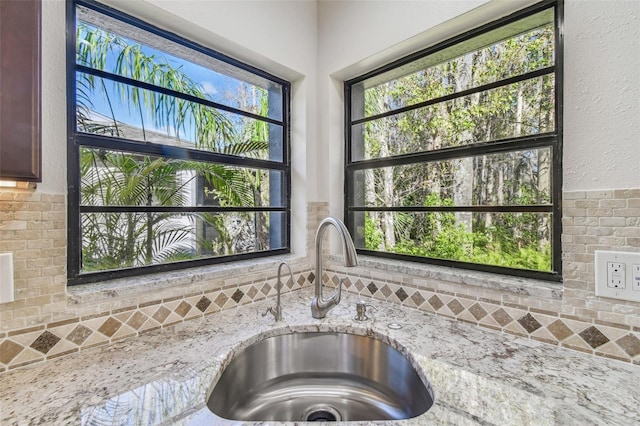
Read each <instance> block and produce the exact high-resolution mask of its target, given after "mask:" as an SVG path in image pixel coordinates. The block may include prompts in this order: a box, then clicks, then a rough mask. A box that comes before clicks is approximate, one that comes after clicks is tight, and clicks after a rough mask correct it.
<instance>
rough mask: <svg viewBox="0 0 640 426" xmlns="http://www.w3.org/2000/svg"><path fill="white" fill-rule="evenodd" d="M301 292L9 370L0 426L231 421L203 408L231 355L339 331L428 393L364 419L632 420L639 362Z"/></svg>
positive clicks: (0, 398) (637, 418)
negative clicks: (366, 309) (407, 407)
mask: <svg viewBox="0 0 640 426" xmlns="http://www.w3.org/2000/svg"><path fill="white" fill-rule="evenodd" d="M311 297H312V289H310V288H306V289H303V290H301V291H296V292H294V293H290V294H287V295H283V297H282V305H283V314H284V320H283V321H282V322H278V323H276V322H275V321H274V319H273V317H272V316H271V315H269V316H266V317H263V316H262V315H261V314H262V312H264V311H265V310H266V308H267V307H268V306H270V305H272V304H273V303H274V300H273V299H269V300H265V301H262V302H259V303H255V304H250V305H245V306H242V307H240V308H237V309H232V310H228V311H223V312H220V313H217V314H215V315H211V316H208V317H206V318H204V319H198V320H193V321H188V322H185V323H182V324H179V325H175V326H173V327H170V328H167V329H163V330H156V331H153V332H150V333H147V334H144V335H142V336H140V337H136V338H130V339H127V340H122V341H118V342H116V343H113V344H111V345H108V346H102V347H97V348H93V349H90V350H87V351H83V352H81V353H78V354H73V355H69V356H67V357H64V358H60V359H57V360H52V361H47V362H46V363H44V364H39V365H34V366H31V367H29V368H24V369H20V370H15V371H10V372H8V373H6V374H4V375H2V376H1V377H0V381H1V382H2V388H1V389H0V423H1V424H3V425H5V424H16V425H23V424H65V425H67V424H86V425H102V424H110V425H116V424H117V425H153V424H166V425H176V424H178V425H203V424H226V425H231V424H240V423H241V422H231V421H227V420H223V419H220V418H217V417H216V416H215V415H213V414H212V413H211V412H210V411H209V410H208V409H207V408H206V405H205V400H206V396H207V393H208V391H209V390H210V389H211V387H212V384H213V383H214V381H215V380H217V378H218V377H219V375H220V373H221V371H222V369H223V367H224V366H225V365H226V364H228V362H229V361H230V359H231V358H232V356H233V354H235V353H237V352H238V351H240V350H242V349H243V348H244V347H246V346H248V345H250V344H251V343H254V342H256V341H259V340H261V339H263V338H265V337H268V336H273V335H278V334H284V333H290V332H303V331H340V332H349V333H354V334H361V335H370V336H372V337H375V338H378V339H380V340H383V341H385V342H387V343H390V344H391V345H392V346H394V347H396V348H397V349H399V350H400V351H401V352H403V353H405V354H406V355H407V356H408V358H409V359H410V360H411V361H412V362H413V363H414V366H416V368H417V370H418V372H419V374H421V375H423V376H424V377H426V378H427V379H428V380H429V382H430V383H431V385H432V388H433V390H434V393H435V403H434V406H433V407H432V408H431V409H430V410H429V411H428V412H427V413H425V414H423V415H421V416H419V417H416V418H414V419H409V420H404V421H393V422H390V421H387V422H367V423H369V424H398V425H422V424H464V425H468V424H481V425H485V424H496V425H505V424H509V425H530V424H535V425H545V424H550V425H551V424H557V425H574V424H576V425H578V424H579V425H589V424H602V425H604V424H611V425H630V424H640V412H639V410H638V407H640V393H639V392H638V383H640V367H639V366H634V365H631V364H624V363H622V362H619V361H615V360H610V359H606V358H600V357H593V356H589V355H586V354H582V353H579V352H575V351H570V350H567V349H564V348H559V347H556V346H552V345H548V344H544V343H540V342H537V341H534V340H528V339H523V338H519V337H516V336H511V335H506V334H501V333H499V332H494V331H492V330H485V329H482V328H478V327H476V326H473V325H471V324H466V323H463V322H459V321H453V320H450V319H448V318H443V317H439V316H435V315H431V314H426V313H423V312H419V311H417V310H414V309H409V308H403V307H401V306H397V305H393V304H388V303H383V302H379V301H375V300H372V301H369V303H371V304H373V305H374V306H376V307H377V312H375V313H374V314H373V316H374V318H373V319H371V320H369V321H366V322H358V321H355V320H353V316H354V314H355V302H356V300H357V299H356V296H354V295H351V294H343V301H342V303H341V304H340V305H338V306H337V307H336V308H334V309H333V310H331V311H330V312H329V313H328V315H327V317H326V318H324V319H322V320H317V319H313V318H312V317H311V313H310V308H309V303H310V300H311ZM391 323H397V324H400V325H402V328H401V329H399V330H395V329H391V328H389V327H388V325H389V324H391ZM269 423H270V424H275V423H274V422H269ZM255 424H259V423H255ZM290 424H293V423H290ZM349 424H354V423H353V422H352V423H349Z"/></svg>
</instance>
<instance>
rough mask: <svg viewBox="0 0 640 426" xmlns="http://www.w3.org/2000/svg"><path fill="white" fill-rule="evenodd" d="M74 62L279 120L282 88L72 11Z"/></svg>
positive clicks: (142, 33)
mask: <svg viewBox="0 0 640 426" xmlns="http://www.w3.org/2000/svg"><path fill="white" fill-rule="evenodd" d="M76 10H77V15H78V19H77V22H76V37H77V44H76V63H78V64H80V65H85V66H88V67H90V68H94V69H99V70H102V71H106V72H109V73H112V74H116V75H120V76H123V77H127V78H131V79H134V80H138V81H142V82H146V83H151V84H154V85H157V86H160V87H163V88H167V89H171V90H176V91H179V92H181V93H185V94H189V95H192V96H195V97H198V98H202V99H207V100H210V101H213V102H217V103H220V104H223V105H227V106H231V107H234V108H237V109H240V110H243V111H247V112H251V113H254V114H258V115H261V116H264V117H269V118H273V119H275V120H282V86H281V85H280V84H278V83H275V82H273V81H270V80H268V79H266V78H263V77H260V76H258V75H256V74H253V73H250V72H248V71H245V70H243V69H242V68H238V67H235V66H233V65H231V64H228V63H226V62H223V61H220V60H218V59H216V58H213V57H211V56H209V55H206V54H204V53H202V52H198V51H196V50H193V49H189V48H187V47H185V46H182V45H178V44H177V43H174V42H172V41H170V40H167V39H166V38H163V37H160V36H158V35H155V34H153V33H150V32H147V31H144V30H142V29H140V28H137V27H134V26H132V25H129V24H126V23H124V22H122V21H119V20H117V19H114V18H111V17H109V16H106V15H103V14H100V13H98V12H94V11H91V10H89V9H86V8H84V7H81V6H78V8H77V9H76Z"/></svg>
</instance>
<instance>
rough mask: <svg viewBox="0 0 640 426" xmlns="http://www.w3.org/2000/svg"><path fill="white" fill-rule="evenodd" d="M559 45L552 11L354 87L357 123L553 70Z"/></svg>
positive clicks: (444, 50) (429, 56) (507, 26)
mask: <svg viewBox="0 0 640 426" xmlns="http://www.w3.org/2000/svg"><path fill="white" fill-rule="evenodd" d="M554 43H555V41H554V29H553V10H552V9H549V10H546V11H544V12H540V13H538V14H536V15H533V16H530V17H527V18H525V19H522V20H520V21H517V22H514V23H512V24H509V25H506V26H503V27H500V28H498V29H495V30H493V31H490V32H487V33H484V34H481V35H479V36H477V37H474V38H472V39H469V40H466V41H464V42H462V43H458V44H455V45H452V46H450V47H448V48H445V49H443V50H440V51H438V52H435V53H433V54H431V55H428V56H425V57H423V58H420V59H418V60H416V61H414V62H411V63H409V64H405V65H403V66H400V67H396V68H394V69H392V70H390V71H388V72H386V73H382V74H380V75H376V76H374V77H371V78H369V79H366V80H364V81H362V82H360V83H356V84H354V85H353V87H352V96H353V104H354V105H353V106H354V108H352V119H354V120H357V119H359V118H363V117H369V116H372V115H376V114H381V113H384V112H388V111H393V110H394V109H398V108H402V107H405V106H410V105H415V104H417V103H420V102H424V101H427V100H430V99H434V98H438V97H440V96H445V95H450V94H452V93H457V92H461V91H464V90H468V89H471V88H474V87H478V86H481V85H483V84H488V83H493V82H496V81H500V80H504V79H506V78H510V77H514V76H518V75H521V74H525V73H527V72H531V71H535V70H538V69H541V68H545V67H548V66H552V65H553V62H554ZM363 97H364V100H365V101H364V104H363V103H362V102H359V99H361V98H363ZM357 105H360V107H359V108H358V107H356V106H357Z"/></svg>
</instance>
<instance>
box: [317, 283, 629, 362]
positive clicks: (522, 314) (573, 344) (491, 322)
mask: <svg viewBox="0 0 640 426" xmlns="http://www.w3.org/2000/svg"><path fill="white" fill-rule="evenodd" d="M339 276H340V277H344V274H343V273H336V272H333V271H327V272H326V275H325V274H323V281H324V282H329V281H330V282H331V283H333V284H334V285H336V284H337V283H338V281H339ZM344 286H345V290H347V291H349V292H351V293H355V294H358V295H359V296H361V297H366V298H373V299H377V300H381V301H384V302H391V303H396V304H400V305H402V306H407V307H410V308H414V309H418V310H420V311H424V312H428V313H432V314H436V315H442V316H445V317H448V318H452V319H455V320H458V321H463V322H466V323H470V324H474V325H477V326H481V327H485V328H490V329H493V330H496V331H501V332H504V333H509V334H514V335H517V336H520V337H524V338H530V339H534V340H537V341H540V342H544V343H548V344H552V345H557V346H561V347H564V348H568V349H572V350H577V351H580V352H584V353H587V354H590V355H595V356H602V357H606V358H612V359H616V360H618V361H623V362H629V363H633V364H636V365H640V328H638V327H629V326H625V325H620V324H614V323H609V322H605V321H599V320H594V321H593V322H587V321H583V320H580V319H579V318H578V317H575V316H572V315H566V314H559V313H557V312H552V311H547V310H543V309H536V308H533V307H527V306H522V305H518V304H512V303H504V302H500V301H496V300H491V299H486V298H481V297H474V296H469V295H466V294H459V293H452V292H448V291H444V290H436V289H431V288H423V287H417V286H412V285H408V284H406V283H402V284H401V283H397V282H392V281H385V282H381V281H376V280H372V279H368V278H362V277H353V276H347V278H346V279H345V281H344ZM374 315H375V314H374Z"/></svg>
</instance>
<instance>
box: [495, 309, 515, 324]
mask: <svg viewBox="0 0 640 426" xmlns="http://www.w3.org/2000/svg"><path fill="white" fill-rule="evenodd" d="M491 316H492V317H493V319H494V320H496V321H497V322H498V324H500V325H501V326H503V327H504V326H505V325H507V324H509V323H511V322H512V321H513V318H511V316H510V315H509V314H508V313H507V311H505V310H504V309H502V308H500V309H498V310H497V311H495V312H494V313H493V314H491Z"/></svg>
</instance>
